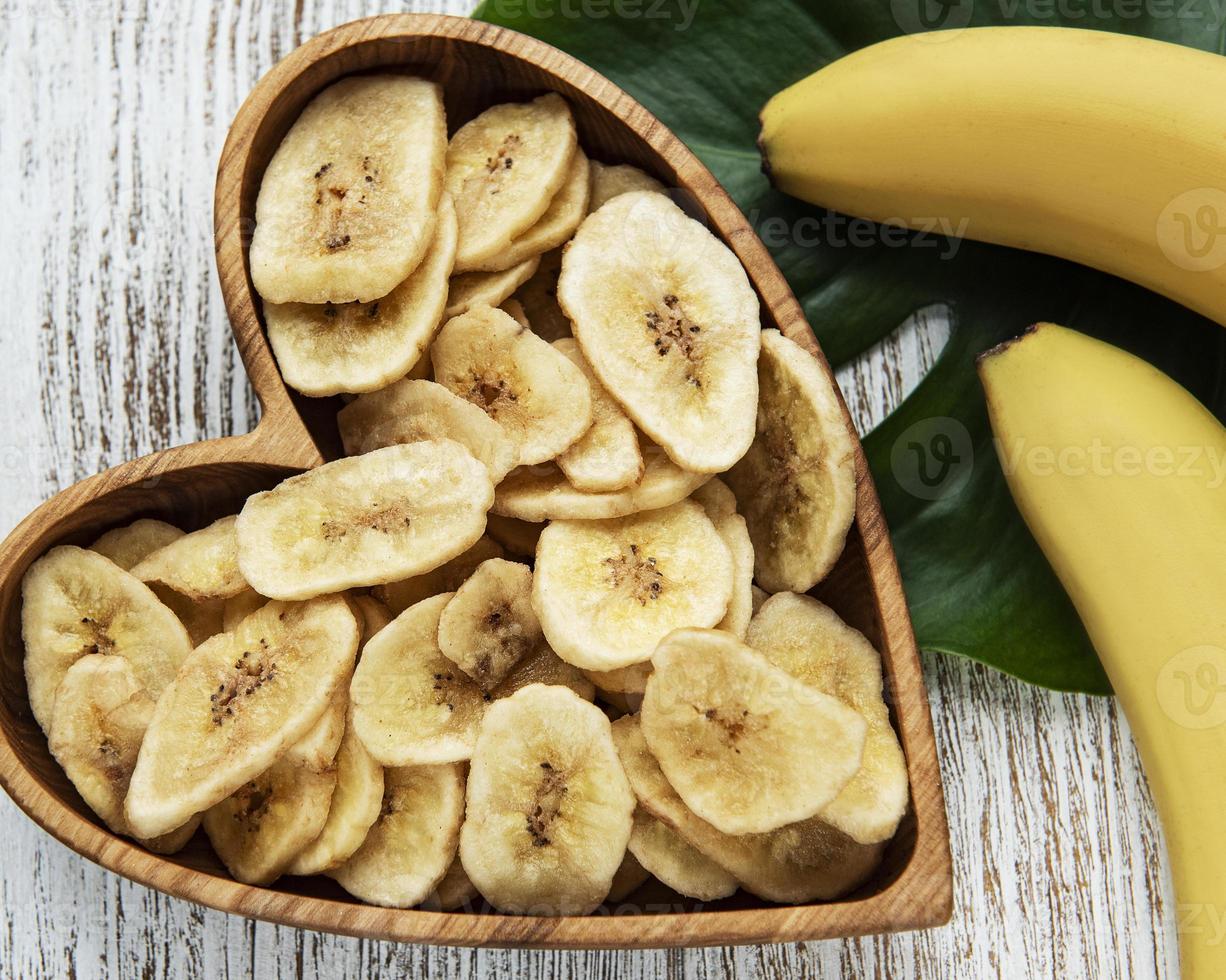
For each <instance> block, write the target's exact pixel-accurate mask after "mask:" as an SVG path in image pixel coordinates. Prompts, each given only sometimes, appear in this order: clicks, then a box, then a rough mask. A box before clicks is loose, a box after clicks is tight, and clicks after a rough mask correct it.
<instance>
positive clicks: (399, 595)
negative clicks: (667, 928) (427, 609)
mask: <svg viewBox="0 0 1226 980" xmlns="http://www.w3.org/2000/svg"><path fill="white" fill-rule="evenodd" d="M506 557H507V553H506V552H505V551H504V550H503V549H502V545H500V544H499V543H498V542H497V541H494V540H493V539H491V538H488V537H485V536H482V537H480V538H478V539H477V543H476V544H474V545H473V546H472V547H471V548H469V549H468V550H467V551H466V552H464V553H463V554H462V555H458V556H456V557H455V558H452V559H451V561H448V562H444V563H443V564H442V565H439V567H438V568H436V569H434V570H433V571H430V572H426V573H425V574H423V575H415V576H414V577H413V578H407V579H403V580H401V581H399V582H389V583H388V584H386V585H376V586H375V587H374V588H373V589H372V590H371V594H372V595H373V596H374V597H375V598H376V599H378V600H379V601H380V602H382V603H384V604H385V605H386V606H387V608H388V609H389V610H390V611H391V613H392V615H393V616H399V615H400V614H401V613H402V612H404V611H405V610H406V609H408V608H409V606H415V605H417V603H419V602H421V601H422V599H429V598H430V597H431V596H433V595H440V594H442V593H443V592H454V591H455V590H456V589H458V588H459V587H460V586H461V585H463V584H464V581H465V580H466V579H467V578H468V577H469V576H470V575H472V573H473V572H474V571H476V569H477V566H478V565H480V564H481V563H482V562H483V561H488V560H489V559H491V558H506Z"/></svg>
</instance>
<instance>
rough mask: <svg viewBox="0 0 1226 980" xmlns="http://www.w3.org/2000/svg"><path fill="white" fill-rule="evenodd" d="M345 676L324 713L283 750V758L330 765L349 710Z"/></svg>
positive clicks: (315, 766)
mask: <svg viewBox="0 0 1226 980" xmlns="http://www.w3.org/2000/svg"><path fill="white" fill-rule="evenodd" d="M348 680H349V678H348V677H343V678H341V683H340V684H338V685H337V687H336V690H335V691H334V692H333V694H332V700H331V701H329V702H328V707H326V708H325V709H324V713H323V714H322V715H320V716H319V719H318V720H317V721H316V722H315V724H314V725H312V726H311V729H310V731H308V732H307V733H306V734H305V735H304V736H302V738H300V739H299V740H298V741H297V742H295V743H294V744H293V745H291V746H290V747H289V748H288V749H286V750H285V755H283V756H282V757H281V759H282V761H287V762H294V763H297V764H299V765H304V766H308V767H310V768H312V769H321V770H322V769H327V768H328V767H329V766H330V765H332V761H333V760H334V759H335V758H336V753H337V752H339V751H340V747H341V738H342V737H343V736H344V734H345V716H346V715H347V714H348V711H349V691H348V686H349V685H348Z"/></svg>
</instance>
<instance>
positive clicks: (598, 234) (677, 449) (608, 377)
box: [558, 191, 762, 473]
mask: <svg viewBox="0 0 1226 980" xmlns="http://www.w3.org/2000/svg"><path fill="white" fill-rule="evenodd" d="M558 302H559V303H560V304H561V306H562V309H563V310H564V311H565V312H566V315H567V316H568V317H570V319H571V322H572V323H573V324H574V330H575V338H576V339H577V340H578V341H579V345H580V346H581V347H582V348H583V354H584V356H585V357H586V358H587V359H588V363H589V364H591V365H592V370H593V371H594V372H595V373H596V377H598V378H599V379H600V380H601V381H602V382H603V383H604V386H605V387H606V388H607V389H608V390H609V393H610V394H611V395H612V396H613V397H614V398H616V399H617V400H618V401H619V402H621V404H622V407H623V408H624V409H625V410H626V414H627V415H629V416H630V417H631V418H632V419H634V421H635V422H636V423H637V424H638V426H639V428H640V429H642V430H643V431H644V432H645V433H647V435H649V436H650V437H651V438H652V439H653V440H654V441H655V442H657V443H659V444H660V445H661V446H662V447H663V448H664V450H665V451H666V452H667V453H668V454H669V455H670V456H671V457H672V458H673V459H674V460H675V461H676V463H677V464H678V465H679V466H682V467H684V468H685V469H689V470H697V471H699V472H704V473H718V472H721V471H723V470H726V469H728V467H730V466H731V465H732V464H733V463H735V462H736V461H737V460H738V459H740V458H741V457H742V456H743V455H744V454H745V451H746V450H747V449H748V448H749V444H750V443H751V442H752V441H753V437H754V417H755V413H756V410H757V404H758V375H757V371H756V369H755V366H754V365H755V362H756V361H757V359H758V349H759V346H760V342H761V341H760V338H761V333H762V331H761V324H760V323H759V320H758V297H757V295H756V294H755V293H754V290H753V287H752V286H751V285H750V283H749V278H748V277H747V276H746V275H745V270H744V269H742V268H741V263H740V262H739V261H738V260H737V257H736V256H735V255H734V254H733V253H732V252H731V251H730V250H729V249H728V247H727V246H726V245H724V244H723V242H721V241H720V240H719V239H717V238H716V237H715V236H714V235H712V234H711V233H710V232H709V231H708V230H707V229H706V228H705V227H703V226H702V225H701V224H699V223H698V222H697V221H695V220H693V219H692V218H690V217H688V216H687V215H686V214H685V212H684V211H682V210H681V209H680V208H679V207H677V205H675V204H674V203H673V202H672V201H670V200H669V199H668V198H667V197H665V196H664V195H663V194H656V193H651V192H642V191H639V192H634V193H629V194H621V195H619V196H617V197H615V198H614V199H613V200H612V201H610V202H609V203H608V204H606V205H605V206H604V207H602V208H601V209H600V210H599V211H597V212H596V213H595V214H593V215H590V216H589V217H588V218H587V219H585V220H584V222H583V224H582V225H581V226H580V227H579V231H578V232H577V233H576V234H575V237H574V239H573V240H572V241H571V243H570V244H569V245H568V246H567V247H566V251H565V253H564V254H563V256H562V272H561V275H560V276H559V277H558Z"/></svg>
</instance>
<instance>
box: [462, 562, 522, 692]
mask: <svg viewBox="0 0 1226 980" xmlns="http://www.w3.org/2000/svg"><path fill="white" fill-rule="evenodd" d="M540 643H541V624H540V622H539V621H538V620H537V618H536V613H535V612H534V611H533V609H532V569H531V568H529V567H528V566H527V565H521V564H519V563H517V562H512V561H504V560H503V559H501V558H491V559H490V560H489V561H486V562H482V563H481V564H480V565H479V566H478V567H477V570H476V571H475V572H473V574H472V576H471V577H470V578H469V579H468V581H466V582H465V583H464V584H463V585H461V586H460V588H459V590H458V591H456V593H455V594H454V595H453V596H452V597H451V600H450V601H449V602H448V603H447V605H446V606H444V607H443V612H442V615H441V616H440V617H439V622H438V647H439V650H440V651H441V652H442V654H443V656H444V657H446V658H447V659H448V660H450V661H451V662H452V663H454V664H455V665H456V666H457V667H459V668H460V670H462V671H464V673H466V674H467V675H468V676H469V677H471V678H472V679H473V680H474V681H476V682H477V685H478V686H479V687H480V688H481V690H483V691H492V690H493V689H494V688H496V687H497V686H498V685H499V684H501V683H502V681H503V679H504V678H505V677H506V676H507V675H508V674H509V673H511V671H512V670H513V669H514V668H515V666H516V665H517V664H518V663H519V662H520V660H522V659H523V658H524V657H525V656H527V655H528V654H529V653H530V652H532V651H533V650H535V649H536V648H537V647H538V646H539V645H540Z"/></svg>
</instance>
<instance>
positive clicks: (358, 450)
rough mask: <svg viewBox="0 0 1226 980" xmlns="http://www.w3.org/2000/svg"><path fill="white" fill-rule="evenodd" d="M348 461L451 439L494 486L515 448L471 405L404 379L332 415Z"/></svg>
mask: <svg viewBox="0 0 1226 980" xmlns="http://www.w3.org/2000/svg"><path fill="white" fill-rule="evenodd" d="M336 420H337V423H338V425H339V426H340V430H341V441H342V442H343V443H344V446H345V452H346V453H348V454H349V455H350V456H360V455H361V454H362V453H368V452H371V451H372V450H375V449H383V448H386V447H387V446H398V445H405V444H407V443H410V442H429V441H430V440H432V439H454V440H455V441H456V442H458V443H460V445H462V446H464V447H465V448H466V449H467V450H468V451H469V452H470V453H472V454H473V455H474V456H476V457H477V459H479V460H481V462H482V463H484V464H485V467H486V469H488V470H489V471H490V480H491V481H492V482H493V483H494V484H495V485H497V484H498V483H499V482H500V481H501V480H502V478H503V477H504V476H506V475H507V473H509V472H510V470H511V467H512V466H514V465H515V446H514V445H513V444H512V442H511V440H510V438H509V437H508V436H507V434H506V432H505V431H504V430H503V428H502V426H500V425H499V424H498V423H497V422H495V421H494V420H493V419H492V418H490V417H489V416H488V415H486V414H485V412H483V411H482V410H481V409H480V408H478V407H477V406H476V405H474V404H473V403H472V402H469V401H466V400H465V399H463V398H461V397H460V396H459V395H456V394H453V393H452V392H451V391H450V390H448V389H447V388H444V387H443V386H442V385H440V384H435V383H434V382H433V381H415V380H411V379H408V378H405V379H404V380H402V381H397V382H396V383H395V384H394V385H391V386H390V387H387V388H384V389H382V390H381V391H372V392H371V393H370V394H368V395H362V396H361V397H359V398H358V399H357V400H355V401H353V402H351V403H350V404H348V405H346V406H345V407H344V408H342V409H341V410H340V412H339V413H338V414H337V416H336Z"/></svg>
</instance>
